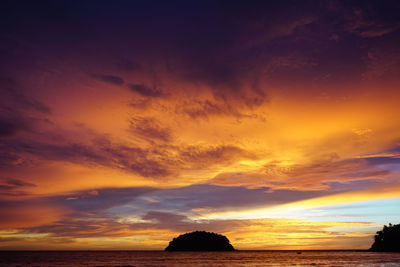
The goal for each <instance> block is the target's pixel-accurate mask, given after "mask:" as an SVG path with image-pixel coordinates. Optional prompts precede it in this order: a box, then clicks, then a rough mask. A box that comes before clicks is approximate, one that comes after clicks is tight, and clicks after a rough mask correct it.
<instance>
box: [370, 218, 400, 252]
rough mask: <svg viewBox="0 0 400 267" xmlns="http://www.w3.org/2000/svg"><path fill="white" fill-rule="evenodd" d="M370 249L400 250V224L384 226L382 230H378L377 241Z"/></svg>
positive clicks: (376, 250)
mask: <svg viewBox="0 0 400 267" xmlns="http://www.w3.org/2000/svg"><path fill="white" fill-rule="evenodd" d="M369 250H370V251H375V252H400V224H394V225H393V224H391V223H389V226H386V225H385V226H383V229H382V230H381V231H378V232H376V235H375V241H374V243H373V244H372V246H371V248H370V249H369Z"/></svg>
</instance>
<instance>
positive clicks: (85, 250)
mask: <svg viewBox="0 0 400 267" xmlns="http://www.w3.org/2000/svg"><path fill="white" fill-rule="evenodd" d="M119 251H120V252H129V251H131V252H166V253H170V252H172V253H181V252H183V253H185V252H190V253H192V252H199V253H204V252H206V253H207V252H212V253H214V252H222V253H224V252H225V253H235V252H298V251H301V252H342V251H348V252H373V251H370V250H368V249H238V250H235V251H164V250H137V249H93V250H92V249H54V250H0V253H1V252H119Z"/></svg>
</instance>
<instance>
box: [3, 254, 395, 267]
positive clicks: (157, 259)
mask: <svg viewBox="0 0 400 267" xmlns="http://www.w3.org/2000/svg"><path fill="white" fill-rule="evenodd" d="M0 266H10V267H11V266H43V267H45V266H384V267H389V266H393V267H394V266H400V253H372V252H360V251H303V252H302V253H298V251H237V252H164V251H51V252H48V251H36V252H33V251H30V252H28V251H26V252H7V251H3V252H0Z"/></svg>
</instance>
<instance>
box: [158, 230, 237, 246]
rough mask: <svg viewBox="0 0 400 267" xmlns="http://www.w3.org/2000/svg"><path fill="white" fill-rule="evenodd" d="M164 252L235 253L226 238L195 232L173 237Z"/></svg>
mask: <svg viewBox="0 0 400 267" xmlns="http://www.w3.org/2000/svg"><path fill="white" fill-rule="evenodd" d="M165 251H235V249H234V248H233V246H232V245H231V244H230V242H229V240H228V238H227V237H226V236H223V235H220V234H216V233H212V232H206V231H195V232H191V233H186V234H182V235H180V236H178V237H175V238H174V239H173V240H172V241H171V242H169V245H168V246H167V247H166V248H165Z"/></svg>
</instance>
